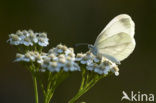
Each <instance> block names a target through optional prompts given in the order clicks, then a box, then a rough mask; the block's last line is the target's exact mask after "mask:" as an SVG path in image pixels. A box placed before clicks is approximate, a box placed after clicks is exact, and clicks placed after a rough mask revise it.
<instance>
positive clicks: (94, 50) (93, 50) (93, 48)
mask: <svg viewBox="0 0 156 103" xmlns="http://www.w3.org/2000/svg"><path fill="white" fill-rule="evenodd" d="M88 48H89V50H90V52H92V53H93V54H94V55H95V56H96V55H97V52H98V51H97V48H96V47H95V46H94V45H92V44H89V45H88Z"/></svg>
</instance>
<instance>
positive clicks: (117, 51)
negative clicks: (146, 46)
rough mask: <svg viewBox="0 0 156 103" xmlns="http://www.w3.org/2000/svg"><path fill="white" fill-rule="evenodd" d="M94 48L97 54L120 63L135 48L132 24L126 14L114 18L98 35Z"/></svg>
mask: <svg viewBox="0 0 156 103" xmlns="http://www.w3.org/2000/svg"><path fill="white" fill-rule="evenodd" d="M94 46H95V47H96V48H97V51H98V53H99V54H108V55H110V56H113V57H114V58H116V59H117V60H119V61H121V60H123V59H125V58H127V57H128V56H129V55H130V54H131V53H132V51H133V50H134V48H135V40H134V22H133V21H132V19H131V18H130V16H128V15H126V14H122V15H119V16H117V17H115V18H114V19H113V20H112V21H111V22H110V23H109V24H108V25H107V26H106V28H104V30H103V31H102V32H101V33H100V34H99V36H98V37H97V39H96V42H95V44H94Z"/></svg>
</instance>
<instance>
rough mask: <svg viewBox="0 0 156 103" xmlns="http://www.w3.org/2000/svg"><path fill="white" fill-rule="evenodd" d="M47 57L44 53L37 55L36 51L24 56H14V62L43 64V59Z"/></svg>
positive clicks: (18, 54)
mask: <svg viewBox="0 0 156 103" xmlns="http://www.w3.org/2000/svg"><path fill="white" fill-rule="evenodd" d="M46 56H47V54H46V53H39V52H37V51H28V52H26V53H25V54H20V53H17V54H16V59H15V62H21V61H23V62H37V63H38V64H43V59H44V58H45V57H46Z"/></svg>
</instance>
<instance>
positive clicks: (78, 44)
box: [75, 43, 88, 47]
mask: <svg viewBox="0 0 156 103" xmlns="http://www.w3.org/2000/svg"><path fill="white" fill-rule="evenodd" d="M81 45H88V43H77V44H75V46H76V47H78V46H81Z"/></svg>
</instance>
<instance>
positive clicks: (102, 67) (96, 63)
mask: <svg viewBox="0 0 156 103" xmlns="http://www.w3.org/2000/svg"><path fill="white" fill-rule="evenodd" d="M76 61H78V62H80V64H83V65H85V66H86V69H87V70H89V71H94V72H96V73H98V74H104V75H107V74H108V73H109V72H110V71H111V72H113V73H115V75H116V76H118V75H119V69H118V66H117V65H116V64H115V63H113V62H112V61H110V60H108V59H107V58H105V57H102V58H100V57H96V56H94V55H93V54H92V53H91V52H87V53H85V54H83V53H79V54H77V57H76Z"/></svg>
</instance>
